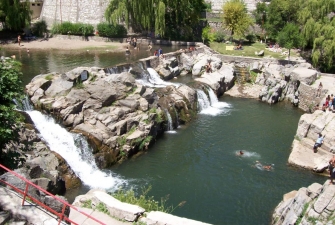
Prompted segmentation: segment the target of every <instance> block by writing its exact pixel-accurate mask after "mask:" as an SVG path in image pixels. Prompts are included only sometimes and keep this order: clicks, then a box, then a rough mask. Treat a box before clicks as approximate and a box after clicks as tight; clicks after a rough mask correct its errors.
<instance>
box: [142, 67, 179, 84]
mask: <svg viewBox="0 0 335 225" xmlns="http://www.w3.org/2000/svg"><path fill="white" fill-rule="evenodd" d="M146 72H147V73H146ZM137 82H139V83H140V84H142V85H144V86H148V87H166V86H168V85H173V86H175V87H179V86H180V84H177V83H171V82H167V81H164V80H162V79H161V78H160V76H159V74H158V73H157V72H156V70H154V69H153V68H147V71H144V74H143V78H142V79H138V80H137Z"/></svg>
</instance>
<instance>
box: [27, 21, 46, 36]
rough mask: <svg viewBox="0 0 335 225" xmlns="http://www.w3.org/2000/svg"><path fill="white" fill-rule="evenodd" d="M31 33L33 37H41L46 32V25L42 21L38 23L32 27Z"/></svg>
mask: <svg viewBox="0 0 335 225" xmlns="http://www.w3.org/2000/svg"><path fill="white" fill-rule="evenodd" d="M31 31H32V32H33V34H34V35H35V36H37V37H43V34H44V33H46V32H47V31H48V29H47V23H46V22H45V21H44V20H41V21H38V22H36V23H35V24H34V25H33V26H32V28H31Z"/></svg>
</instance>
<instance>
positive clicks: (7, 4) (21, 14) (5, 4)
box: [0, 0, 32, 31]
mask: <svg viewBox="0 0 335 225" xmlns="http://www.w3.org/2000/svg"><path fill="white" fill-rule="evenodd" d="M29 4H30V3H29V1H28V0H26V1H20V0H1V1H0V23H3V25H4V28H5V29H8V30H12V31H22V29H23V28H25V27H26V26H28V25H29V24H30V21H31V14H32V12H31V11H30V8H29Z"/></svg>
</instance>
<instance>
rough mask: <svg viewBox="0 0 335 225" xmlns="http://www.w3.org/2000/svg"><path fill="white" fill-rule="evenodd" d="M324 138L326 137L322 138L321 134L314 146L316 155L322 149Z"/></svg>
mask: <svg viewBox="0 0 335 225" xmlns="http://www.w3.org/2000/svg"><path fill="white" fill-rule="evenodd" d="M324 138H325V136H323V137H322V134H321V133H320V134H319V137H318V139H317V140H316V142H315V144H314V146H313V150H314V153H316V152H317V151H318V148H319V147H321V145H322V143H323V139H324Z"/></svg>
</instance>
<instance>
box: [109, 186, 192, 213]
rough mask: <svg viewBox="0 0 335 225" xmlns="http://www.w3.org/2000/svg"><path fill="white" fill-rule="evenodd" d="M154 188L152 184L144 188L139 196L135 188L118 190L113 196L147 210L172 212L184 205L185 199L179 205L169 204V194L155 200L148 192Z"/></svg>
mask: <svg viewBox="0 0 335 225" xmlns="http://www.w3.org/2000/svg"><path fill="white" fill-rule="evenodd" d="M151 189H152V187H151V186H148V187H147V188H145V187H144V188H142V190H141V194H140V195H139V196H138V195H136V194H135V192H134V190H128V191H125V190H122V189H120V190H118V191H117V192H115V193H113V194H112V195H113V197H114V198H116V199H118V200H120V201H121V202H126V203H129V204H134V205H138V206H140V207H142V208H144V209H145V210H146V211H147V212H150V211H161V212H166V213H172V212H173V211H174V210H175V209H176V208H178V207H182V206H183V205H184V204H185V203H186V202H185V201H183V202H181V203H179V204H178V205H177V206H175V207H173V206H167V204H166V203H167V201H168V200H169V195H167V196H165V197H162V198H161V200H160V201H155V200H154V197H153V196H148V193H149V192H150V190H151Z"/></svg>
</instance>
